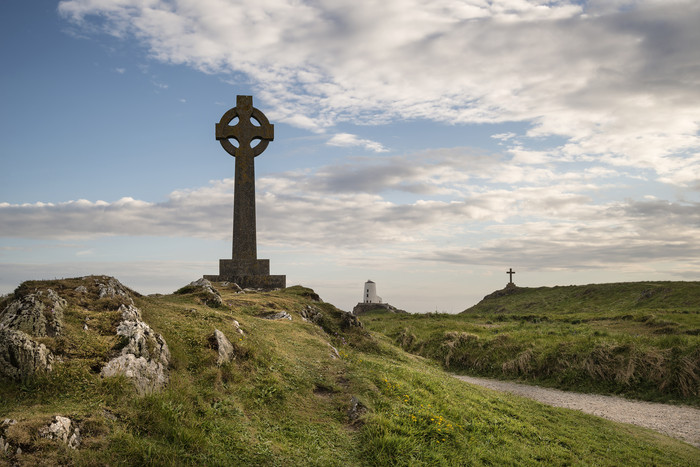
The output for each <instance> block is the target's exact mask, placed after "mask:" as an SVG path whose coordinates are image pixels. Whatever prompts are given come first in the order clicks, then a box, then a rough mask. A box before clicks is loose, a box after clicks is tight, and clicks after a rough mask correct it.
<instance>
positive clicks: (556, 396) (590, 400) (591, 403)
mask: <svg viewBox="0 0 700 467" xmlns="http://www.w3.org/2000/svg"><path fill="white" fill-rule="evenodd" d="M454 376H455V377H456V378H458V379H461V380H462V381H466V382H467V383H471V384H476V385H478V386H483V387H487V388H490V389H495V390H497V391H505V392H509V393H512V394H517V395H519V396H523V397H527V398H530V399H534V400H536V401H539V402H542V403H544V404H547V405H552V406H554V407H565V408H567V409H574V410H580V411H581V412H586V413H589V414H593V415H596V416H598V417H603V418H607V419H608V420H613V421H616V422H622V423H631V424H633V425H638V426H642V427H644V428H650V429H652V430H655V431H658V432H659V433H663V434H665V435H668V436H671V437H673V438H676V439H680V440H682V441H685V442H686V443H689V444H692V445H693V446H695V447H698V448H700V410H699V409H695V408H693V407H688V406H678V405H668V404H656V403H652V402H642V401H630V400H627V399H622V398H620V397H614V396H601V395H597V394H581V393H578V392H567V391H560V390H558V389H549V388H541V387H538V386H529V385H527V384H518V383H511V382H508V381H498V380H493V379H488V378H475V377H472V376H459V375H454Z"/></svg>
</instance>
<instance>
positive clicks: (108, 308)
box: [0, 276, 170, 393]
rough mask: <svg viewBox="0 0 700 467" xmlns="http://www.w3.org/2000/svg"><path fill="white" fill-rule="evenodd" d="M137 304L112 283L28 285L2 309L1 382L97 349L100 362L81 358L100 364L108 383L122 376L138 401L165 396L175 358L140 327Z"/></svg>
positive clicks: (101, 279) (95, 279)
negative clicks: (90, 346)
mask: <svg viewBox="0 0 700 467" xmlns="http://www.w3.org/2000/svg"><path fill="white" fill-rule="evenodd" d="M138 296H139V294H137V293H136V292H134V291H132V290H130V289H129V288H127V287H125V286H124V285H123V284H122V283H120V282H119V281H118V280H117V279H115V278H113V277H108V276H87V277H82V278H77V279H65V280H60V281H59V280H56V281H27V282H24V283H23V284H21V285H20V286H19V287H18V288H17V290H15V292H14V294H13V295H11V296H9V297H7V298H5V299H4V300H3V301H2V302H0V378H3V379H9V380H14V381H23V380H26V379H27V378H29V377H30V376H32V375H35V374H37V373H42V372H50V371H52V370H53V369H54V367H55V364H56V362H60V361H63V362H68V361H69V360H71V359H74V358H80V357H79V356H78V355H77V354H76V351H75V350H74V348H75V347H80V346H81V345H80V344H82V343H84V342H86V341H90V342H93V341H94V342H97V344H96V348H95V353H96V354H95V355H88V356H85V355H83V357H87V358H90V359H93V360H94V359H98V360H101V361H102V362H103V364H102V370H101V374H102V375H103V376H116V375H124V376H126V377H127V378H130V379H131V380H132V381H133V383H134V385H135V386H136V388H137V389H138V391H139V392H140V393H148V392H151V391H153V390H157V389H160V388H162V387H163V386H164V385H165V384H167V382H168V366H169V360H170V353H169V351H168V346H167V344H166V343H165V340H164V339H163V337H162V336H161V335H160V334H157V333H155V332H154V331H153V330H152V329H151V328H150V326H148V324H146V323H145V322H144V321H143V320H142V318H141V312H140V310H139V309H138V308H137V307H136V306H135V305H134V297H138ZM67 313H68V314H70V316H71V320H69V321H70V322H71V324H70V325H69V324H68V322H67V320H65V319H64V318H65V316H64V315H65V314H67ZM76 321H77V322H76ZM81 321H82V323H81ZM78 323H80V324H78Z"/></svg>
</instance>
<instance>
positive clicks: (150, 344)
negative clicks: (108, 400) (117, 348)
mask: <svg viewBox="0 0 700 467" xmlns="http://www.w3.org/2000/svg"><path fill="white" fill-rule="evenodd" d="M119 310H120V311H121V313H122V321H121V322H120V323H119V326H118V327H117V335H119V336H120V337H122V338H123V339H125V340H126V345H125V346H124V347H123V348H122V349H121V353H120V355H119V356H117V357H115V358H113V359H112V360H110V361H109V362H107V364H106V365H105V366H104V367H103V368H102V371H101V374H102V376H105V377H110V376H117V375H124V376H126V377H127V378H130V379H131V380H132V382H133V383H134V386H136V389H137V390H138V391H139V393H140V394H148V393H151V392H153V391H157V390H159V389H161V388H162V387H164V386H165V385H166V384H167V383H168V375H169V371H168V365H169V364H170V351H169V350H168V346H167V344H166V342H165V339H163V336H161V335H160V334H157V333H156V332H154V331H153V330H152V329H151V327H150V326H149V325H148V324H146V323H145V322H143V321H142V320H141V311H140V310H139V309H138V308H136V307H135V306H133V305H122V306H121V307H120V308H119Z"/></svg>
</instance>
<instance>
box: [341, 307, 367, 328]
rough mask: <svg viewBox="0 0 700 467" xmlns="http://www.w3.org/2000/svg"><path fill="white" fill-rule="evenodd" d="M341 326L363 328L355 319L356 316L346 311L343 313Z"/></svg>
mask: <svg viewBox="0 0 700 467" xmlns="http://www.w3.org/2000/svg"><path fill="white" fill-rule="evenodd" d="M341 326H342V327H343V328H361V327H363V326H362V323H361V322H360V320H359V319H357V316H355V315H353V314H352V313H349V312H347V311H344V312H343V316H342V321H341Z"/></svg>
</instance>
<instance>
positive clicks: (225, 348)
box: [209, 329, 234, 366]
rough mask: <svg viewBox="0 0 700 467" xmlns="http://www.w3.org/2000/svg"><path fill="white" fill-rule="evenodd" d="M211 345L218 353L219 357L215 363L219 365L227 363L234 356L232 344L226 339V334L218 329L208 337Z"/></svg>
mask: <svg viewBox="0 0 700 467" xmlns="http://www.w3.org/2000/svg"><path fill="white" fill-rule="evenodd" d="M209 342H210V344H211V346H212V347H213V348H214V349H215V350H216V351H217V352H218V353H219V357H218V358H217V360H216V364H217V365H219V366H221V365H223V364H224V363H228V362H230V361H231V360H233V358H234V353H233V344H231V341H230V340H228V338H227V337H226V335H225V334H224V333H223V332H221V331H219V330H218V329H215V330H214V334H213V335H212V336H211V337H210V338H209Z"/></svg>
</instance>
